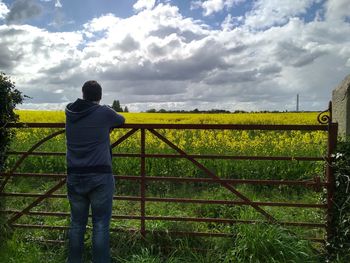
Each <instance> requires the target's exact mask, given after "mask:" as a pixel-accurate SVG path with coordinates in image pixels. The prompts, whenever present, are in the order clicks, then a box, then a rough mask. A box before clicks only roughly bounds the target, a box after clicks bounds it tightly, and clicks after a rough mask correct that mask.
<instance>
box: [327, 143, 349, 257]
mask: <svg viewBox="0 0 350 263" xmlns="http://www.w3.org/2000/svg"><path fill="white" fill-rule="evenodd" d="M335 157H336V162H335V180H336V187H335V188H336V189H335V196H334V210H333V224H334V231H335V233H334V235H333V237H332V238H331V240H330V243H329V244H327V248H328V261H331V262H333V261H336V262H350V139H349V138H348V139H347V140H342V141H340V142H338V146H337V153H336V156H335Z"/></svg>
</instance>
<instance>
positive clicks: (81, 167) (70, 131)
mask: <svg viewBox="0 0 350 263" xmlns="http://www.w3.org/2000/svg"><path fill="white" fill-rule="evenodd" d="M123 123H124V117H123V116H121V115H119V114H117V113H116V112H115V111H114V110H113V109H111V108H109V107H108V106H101V105H98V104H95V103H93V102H90V101H86V100H81V99H78V100H76V101H75V102H74V103H71V104H69V105H68V106H67V108H66V138H67V167H68V174H69V173H78V174H82V173H83V174H84V173H110V172H112V159H111V153H110V140H109V132H110V130H111V128H112V127H115V126H120V125H122V124H123Z"/></svg>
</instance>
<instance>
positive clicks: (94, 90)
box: [82, 80, 102, 101]
mask: <svg viewBox="0 0 350 263" xmlns="http://www.w3.org/2000/svg"><path fill="white" fill-rule="evenodd" d="M82 91H83V99H84V100H88V101H99V100H101V97H102V88H101V85H100V84H98V82H97V81H96V80H89V81H86V82H85V83H84V85H83V88H82Z"/></svg>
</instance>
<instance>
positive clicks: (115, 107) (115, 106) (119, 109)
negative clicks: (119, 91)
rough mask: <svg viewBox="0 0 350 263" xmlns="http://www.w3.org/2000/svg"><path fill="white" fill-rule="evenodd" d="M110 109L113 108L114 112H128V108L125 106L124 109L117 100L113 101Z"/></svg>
mask: <svg viewBox="0 0 350 263" xmlns="http://www.w3.org/2000/svg"><path fill="white" fill-rule="evenodd" d="M112 109H113V110H115V111H116V112H129V109H128V107H127V106H125V107H124V109H123V108H122V106H120V102H119V100H114V101H113V103H112Z"/></svg>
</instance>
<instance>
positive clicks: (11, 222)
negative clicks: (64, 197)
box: [7, 178, 67, 225]
mask: <svg viewBox="0 0 350 263" xmlns="http://www.w3.org/2000/svg"><path fill="white" fill-rule="evenodd" d="M66 180H67V179H66V178H64V179H62V180H60V181H59V182H58V184H56V185H55V186H53V187H52V188H50V189H49V190H47V191H46V192H45V194H44V195H43V196H40V197H38V198H37V199H36V200H35V201H34V202H32V203H31V204H30V205H28V206H27V207H26V208H24V209H23V210H22V211H19V212H18V213H16V214H15V215H14V216H13V217H11V218H10V219H9V220H8V221H7V223H8V224H9V225H11V224H13V223H14V222H15V221H16V220H18V219H19V218H20V217H22V216H23V215H25V214H26V213H28V212H29V210H30V209H32V208H33V207H35V206H37V205H38V204H39V203H41V201H43V200H44V199H46V198H47V197H49V196H50V195H51V194H53V193H54V192H56V191H57V190H58V189H60V188H61V187H62V186H63V185H64V184H65V183H66Z"/></svg>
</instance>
